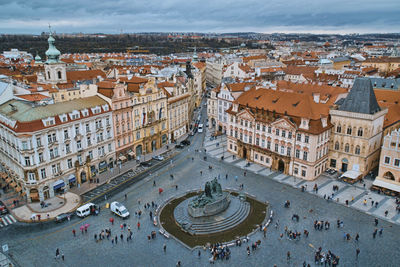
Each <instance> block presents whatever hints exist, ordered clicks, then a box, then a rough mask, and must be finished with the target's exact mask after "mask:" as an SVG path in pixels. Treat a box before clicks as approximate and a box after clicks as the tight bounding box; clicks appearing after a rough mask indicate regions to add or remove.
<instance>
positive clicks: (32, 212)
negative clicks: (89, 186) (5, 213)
mask: <svg viewBox="0 0 400 267" xmlns="http://www.w3.org/2000/svg"><path fill="white" fill-rule="evenodd" d="M80 200H81V198H80V196H79V195H77V194H74V193H71V192H67V193H65V194H64V195H63V196H62V197H61V196H55V197H53V198H50V199H47V200H46V201H45V202H46V203H48V204H51V205H49V206H48V207H46V208H41V207H40V203H39V202H38V203H29V204H26V205H23V206H21V207H19V208H15V209H13V210H12V211H11V212H12V213H13V215H14V216H15V218H16V219H17V220H18V221H20V222H28V223H30V222H37V221H38V216H37V215H40V221H51V220H54V218H55V217H56V216H57V215H59V214H61V213H69V212H72V211H74V210H75V209H76V208H77V207H79V205H80V204H81V201H80ZM47 215H49V216H47ZM34 217H35V219H33V218H34Z"/></svg>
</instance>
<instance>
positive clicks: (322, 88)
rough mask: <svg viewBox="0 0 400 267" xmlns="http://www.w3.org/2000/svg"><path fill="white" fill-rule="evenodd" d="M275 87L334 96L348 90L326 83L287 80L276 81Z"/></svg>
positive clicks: (281, 89) (282, 89)
mask: <svg viewBox="0 0 400 267" xmlns="http://www.w3.org/2000/svg"><path fill="white" fill-rule="evenodd" d="M276 87H277V89H278V90H280V91H287V92H293V93H300V94H307V95H313V94H315V93H319V94H321V96H336V95H339V94H344V93H347V92H348V90H347V89H345V88H342V87H333V86H329V85H326V84H322V85H318V84H311V83H292V82H289V81H278V82H277V83H276Z"/></svg>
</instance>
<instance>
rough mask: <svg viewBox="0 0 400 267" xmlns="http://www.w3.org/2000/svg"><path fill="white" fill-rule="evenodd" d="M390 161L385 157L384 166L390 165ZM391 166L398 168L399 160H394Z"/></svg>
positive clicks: (399, 165)
mask: <svg viewBox="0 0 400 267" xmlns="http://www.w3.org/2000/svg"><path fill="white" fill-rule="evenodd" d="M390 161H391V158H390V157H388V156H386V157H385V164H391V163H390ZM392 164H393V165H394V166H396V167H400V159H394V161H393V163H392Z"/></svg>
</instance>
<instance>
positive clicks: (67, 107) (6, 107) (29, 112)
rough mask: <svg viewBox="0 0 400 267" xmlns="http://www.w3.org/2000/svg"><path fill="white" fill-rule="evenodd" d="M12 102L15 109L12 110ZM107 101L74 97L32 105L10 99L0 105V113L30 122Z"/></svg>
mask: <svg viewBox="0 0 400 267" xmlns="http://www.w3.org/2000/svg"><path fill="white" fill-rule="evenodd" d="M10 104H12V105H13V106H14V107H15V108H16V111H14V110H12V107H11V105H10ZM106 104H107V102H106V101H105V100H103V99H102V98H101V97H98V96H91V97H86V98H79V99H74V100H71V101H66V102H60V103H56V104H51V105H45V106H37V107H32V105H31V104H28V103H26V102H24V101H19V100H10V101H8V102H6V103H4V104H2V105H0V113H1V114H3V115H5V116H6V117H8V118H10V119H12V120H16V121H19V122H31V121H34V120H40V119H45V118H47V117H53V116H56V115H60V114H64V113H69V112H72V111H73V110H82V109H85V108H93V107H96V106H99V105H106Z"/></svg>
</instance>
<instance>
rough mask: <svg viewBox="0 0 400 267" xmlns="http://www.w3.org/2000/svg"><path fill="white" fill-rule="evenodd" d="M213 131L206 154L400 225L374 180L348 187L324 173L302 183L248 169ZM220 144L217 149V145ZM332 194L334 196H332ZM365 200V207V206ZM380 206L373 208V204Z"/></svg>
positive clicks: (399, 216)
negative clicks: (315, 188) (372, 187)
mask: <svg viewBox="0 0 400 267" xmlns="http://www.w3.org/2000/svg"><path fill="white" fill-rule="evenodd" d="M209 137H210V132H209V131H208V129H207V132H206V138H205V141H204V144H203V145H204V148H206V149H207V155H209V156H211V157H212V158H215V159H218V160H220V159H221V156H222V155H224V161H225V162H226V163H228V164H231V165H234V166H236V167H238V168H241V169H243V171H245V170H246V171H251V172H253V173H255V174H258V175H262V176H265V177H267V178H269V179H273V180H275V181H277V182H279V183H282V184H286V185H289V186H292V187H294V188H298V189H301V188H302V186H303V187H305V192H308V193H311V194H315V195H317V196H319V197H321V198H325V199H326V198H327V197H328V196H329V197H333V200H330V201H335V202H336V203H338V204H342V205H344V206H347V207H350V208H353V209H357V210H359V211H361V212H364V213H367V214H370V215H371V216H375V217H377V218H381V219H384V220H386V221H389V222H391V223H395V224H400V213H398V212H397V211H396V203H395V198H394V197H390V196H387V195H383V194H378V193H375V192H373V191H371V190H370V189H369V186H370V185H371V184H372V181H369V180H365V182H366V183H365V184H366V185H365V187H364V186H363V184H360V183H356V184H353V185H350V184H347V183H345V182H343V181H341V180H339V179H337V178H335V177H330V176H328V175H325V174H321V175H320V176H319V177H318V178H316V179H315V180H313V181H307V180H303V179H301V178H297V177H294V176H291V175H287V174H284V173H280V172H277V171H273V170H271V169H269V168H267V167H265V166H262V165H260V164H257V163H255V162H251V164H250V166H248V167H247V166H246V164H247V161H246V160H244V159H243V158H239V157H235V158H233V154H232V153H229V152H227V151H226V148H224V147H223V146H225V145H226V136H224V137H221V138H220V137H218V140H210V139H209ZM218 142H219V143H220V145H219V146H217V143H218ZM315 184H317V186H318V191H317V192H315V191H314V190H313V186H314V185H315ZM333 186H338V188H339V190H338V191H336V192H334V191H333V189H332V188H333ZM332 193H333V195H332ZM364 201H365V202H366V204H364ZM376 203H378V205H377V206H374V205H373V204H375V205H376ZM385 211H388V216H385Z"/></svg>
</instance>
